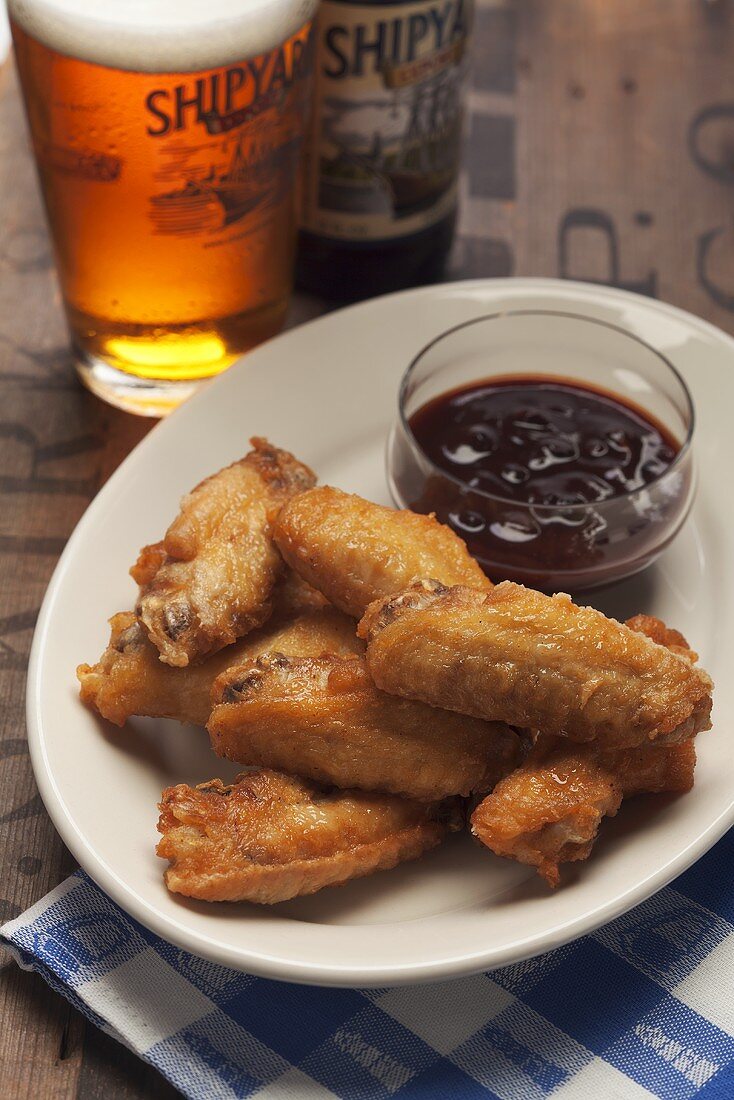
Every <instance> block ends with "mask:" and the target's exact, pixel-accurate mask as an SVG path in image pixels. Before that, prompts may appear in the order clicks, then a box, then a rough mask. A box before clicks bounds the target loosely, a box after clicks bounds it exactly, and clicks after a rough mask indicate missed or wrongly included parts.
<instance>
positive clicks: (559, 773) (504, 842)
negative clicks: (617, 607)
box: [471, 615, 696, 886]
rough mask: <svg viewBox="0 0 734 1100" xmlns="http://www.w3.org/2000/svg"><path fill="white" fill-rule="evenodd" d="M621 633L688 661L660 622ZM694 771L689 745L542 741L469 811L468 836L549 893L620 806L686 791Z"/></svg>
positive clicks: (640, 621)
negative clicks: (528, 871)
mask: <svg viewBox="0 0 734 1100" xmlns="http://www.w3.org/2000/svg"><path fill="white" fill-rule="evenodd" d="M626 625H627V626H629V627H630V629H631V630H637V631H638V632H639V633H641V634H645V635H646V636H647V637H648V638H652V639H653V640H654V641H656V642H658V643H659V644H660V645H665V646H666V648H668V649H672V650H674V651H676V652H682V653H685V654H691V650H690V649H689V647H688V643H687V641H686V640H685V638H684V637H683V635H682V634H680V633H679V632H678V631H677V630H670V629H669V628H668V627H666V625H665V623H663V622H661V621H660V619H655V618H652V617H651V616H649V615H636V616H635V617H634V618H633V619H628V620H627V624H626ZM692 656H693V657H695V654H693V655H692ZM695 766H696V749H695V746H694V743H693V741H692V740H691V741H684V742H683V743H682V744H679V745H655V744H653V745H649V744H645V745H640V746H638V747H637V748H632V749H604V748H602V747H600V746H599V744H598V742H590V743H587V744H584V745H574V744H570V743H569V742H568V741H567V740H566V739H565V738H561V737H546V736H545V735H543V734H541V735H540V736H539V737H538V739H537V741H536V744H535V745H534V747H533V749H532V750H531V752H530V753H529V755H528V756H527V758H526V759H525V760H524V761H523V763H522V765H521V766H520V767H519V768H518V769H517V771H514V772H513V773H512V774H511V775H509V776H507V778H506V779H504V780H503V781H502V782H501V783H499V784H498V786H497V787H496V788H495V790H494V791H493V792H492V794H490V795H489V796H488V797H487V798H485V800H484V801H483V802H482V803H481V804H480V805H479V806H478V807H477V809H476V810H475V811H474V814H473V815H472V819H471V826H472V832H473V834H474V836H476V837H477V839H478V840H480V841H481V842H482V843H483V844H485V845H486V846H487V847H488V848H491V849H492V851H493V852H495V853H496V854H497V855H499V856H508V857H511V858H512V859H517V860H519V861H520V862H521V863H528V864H530V865H531V866H534V867H537V869H538V873H539V874H540V875H542V877H543V878H544V879H545V880H546V882H547V883H548V884H549V885H550V886H557V885H558V882H559V878H560V875H559V864H560V863H565V862H570V861H573V860H580V859H588V857H589V855H590V854H591V850H592V847H593V845H594V842H595V840H596V836H597V833H598V830H599V826H600V824H601V821H602V819H603V818H604V817H613V816H614V815H615V814H616V812H617V810H618V809H619V807H620V805H621V803H622V799H624V798H629V797H630V796H632V795H637V794H658V793H662V792H663V791H688V790H690V789H691V787H692V786H693V772H694V768H695Z"/></svg>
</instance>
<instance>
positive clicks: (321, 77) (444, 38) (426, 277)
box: [296, 0, 473, 300]
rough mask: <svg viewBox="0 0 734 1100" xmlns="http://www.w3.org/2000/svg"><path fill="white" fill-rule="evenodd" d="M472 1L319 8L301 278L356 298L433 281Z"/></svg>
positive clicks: (352, 1) (332, 1) (326, 4)
mask: <svg viewBox="0 0 734 1100" xmlns="http://www.w3.org/2000/svg"><path fill="white" fill-rule="evenodd" d="M472 9H473V0H321V4H320V8H319V14H318V18H317V25H316V33H317V39H316V42H317V47H316V64H315V74H314V77H315V88H314V105H313V106H314V109H313V115H312V122H311V129H310V133H309V137H308V140H307V147H306V150H305V156H304V179H303V195H302V212H301V222H300V225H301V230H300V237H299V252H298V263H297V268H296V280H297V282H298V283H299V285H300V286H301V287H303V288H304V289H306V290H310V291H313V292H315V293H317V294H321V295H324V296H326V297H329V298H338V299H341V300H354V299H357V298H366V297H370V296H372V295H375V294H384V293H388V292H389V291H393V290H400V289H402V288H404V287H408V286H412V285H415V284H419V283H428V282H434V281H436V280H437V279H440V278H441V276H442V274H443V268H444V264H445V261H446V257H447V255H448V252H449V249H450V247H451V242H452V239H453V234H454V227H455V222H456V203H457V177H458V169H459V159H460V154H461V140H462V103H461V99H462V86H463V83H464V73H465V68H466V62H467V45H468V38H469V33H470V31H471V24H472V14H473V11H472Z"/></svg>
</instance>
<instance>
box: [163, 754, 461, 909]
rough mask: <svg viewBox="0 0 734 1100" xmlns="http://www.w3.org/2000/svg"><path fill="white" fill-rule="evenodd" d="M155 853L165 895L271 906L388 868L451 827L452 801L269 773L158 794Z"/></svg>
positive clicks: (455, 820) (455, 814) (456, 817)
mask: <svg viewBox="0 0 734 1100" xmlns="http://www.w3.org/2000/svg"><path fill="white" fill-rule="evenodd" d="M159 808H160V811H161V816H160V820H159V822H158V830H159V832H161V833H162V834H163V839H162V840H160V841H159V843H158V847H157V849H156V851H157V853H158V855H159V856H162V857H163V858H164V859H167V860H169V861H170V867H169V868H168V870H167V871H166V874H165V879H166V885H167V886H168V889H169V890H172V891H173V892H175V893H178V894H185V895H186V896H187V897H191V898H200V899H202V900H204V901H254V902H259V903H260V904H265V905H270V904H272V903H274V902H277V901H287V900H288V898H294V897H297V896H298V895H300V894H315V893H316V891H317V890H321V889H322V888H323V887H324V886H340V885H342V884H343V883H345V882H347V881H348V880H349V879H353V878H360V877H361V876H363V875H369V874H372V872H373V871H381V870H388V869H389V868H390V867H395V866H396V865H397V864H398V863H401V862H402V861H403V860H407V859H416V858H417V857H418V856H420V855H422V854H423V852H426V851H428V849H429V848H433V847H435V845H436V844H438V843H439V841H440V840H441V839H442V837H443V836H444V835H445V833H446V832H447V830H448V829H451V828H453V829H456V828H459V827H460V814H459V810H458V807H457V806H456V804H452V803H448V804H443V805H430V804H426V803H420V802H409V801H408V800H407V799H402V798H394V797H392V796H391V795H384V794H383V795H376V794H365V793H364V792H362V791H327V790H323V789H322V788H320V787H318V786H316V785H315V784H313V783H308V782H304V781H303V780H301V779H292V778H291V777H290V776H286V775H283V774H281V773H278V772H273V771H266V770H263V771H257V772H250V773H248V774H243V775H240V776H238V778H237V779H236V780H235V782H234V784H233V785H232V786H225V785H224V784H223V783H222V782H221V781H220V780H218V779H214V780H212V782H211V783H204V784H202V785H201V786H199V787H188V786H185V785H184V784H181V785H179V786H177V787H169V788H168V789H167V790H165V791H164V792H163V796H162V801H161V803H160V807H159Z"/></svg>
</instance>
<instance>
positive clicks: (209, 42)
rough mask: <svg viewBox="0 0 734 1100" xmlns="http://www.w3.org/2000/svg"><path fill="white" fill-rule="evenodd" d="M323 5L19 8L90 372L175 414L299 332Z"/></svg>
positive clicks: (251, 2) (39, 147) (36, 123)
mask: <svg viewBox="0 0 734 1100" xmlns="http://www.w3.org/2000/svg"><path fill="white" fill-rule="evenodd" d="M315 6H316V0H146V2H142V3H141V2H140V0H137V2H134V3H131V2H130V0H104V2H100V0H10V2H9V8H10V15H11V25H12V30H13V37H14V41H15V49H16V56H17V61H18V68H19V72H20V78H21V83H22V87H23V93H24V98H25V104H26V111H27V115H28V121H29V124H30V130H31V135H32V139H33V147H34V150H35V155H36V161H37V164H38V170H39V175H40V179H41V184H42V188H43V194H44V199H45V203H46V209H47V212H48V218H49V223H50V227H51V233H52V237H53V241H54V246H55V251H56V258H57V263H58V269H59V275H60V280H61V289H62V292H63V297H64V303H65V307H66V313H67V317H68V322H69V328H70V330H71V339H72V345H73V350H74V355H75V359H76V363H77V367H78V370H79V372H80V374H81V377H82V379H83V381H84V382H85V384H86V385H87V386H88V387H89V388H90V389H91V390H93V391H94V392H95V393H98V394H99V395H100V396H102V397H104V398H105V399H106V400H108V401H110V402H112V403H114V404H117V405H120V406H122V407H123V408H127V409H131V410H134V411H136V412H143V413H148V414H150V415H161V414H162V413H164V412H166V411H168V409H170V408H172V407H173V406H174V405H176V404H178V403H179V401H181V400H182V399H183V398H185V397H187V396H189V394H190V393H191V392H192V390H193V389H195V388H196V385H197V383H199V382H200V381H201V380H202V379H205V378H210V377H211V376H212V375H215V374H218V373H219V372H220V371H222V370H224V369H225V368H226V367H227V366H228V365H229V364H230V363H231V362H232V361H233V360H234V359H235V358H236V357H237V356H238V355H240V354H241V353H242V352H243V351H246V350H247V349H248V348H250V347H252V346H253V345H254V344H257V343H259V342H260V341H261V340H264V339H266V338H267V337H268V336H271V335H273V334H274V333H275V332H277V331H278V329H279V328H280V327H281V325H282V324H283V321H284V317H285V311H286V308H287V303H288V298H289V295H290V291H291V280H292V268H293V259H294V249H295V235H296V224H295V222H296V209H295V205H296V194H295V190H296V180H297V178H298V160H299V148H300V143H301V137H302V134H303V132H304V128H305V124H306V121H307V114H308V107H309V77H310V69H311V52H312V51H311V19H312V16H313V12H314V9H315Z"/></svg>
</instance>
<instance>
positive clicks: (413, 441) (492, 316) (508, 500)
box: [398, 309, 696, 513]
mask: <svg viewBox="0 0 734 1100" xmlns="http://www.w3.org/2000/svg"><path fill="white" fill-rule="evenodd" d="M505 317H565V318H567V319H568V320H571V321H584V322H586V323H587V324H590V325H598V326H600V327H601V328H607V329H610V330H611V331H612V332H616V333H618V334H619V335H620V336H624V337H626V339H628V340H633V341H634V342H635V343H636V344H639V345H640V346H641V347H643V348H644V349H645V350H646V351H649V352H651V353H652V354H653V355H654V356H655V357H656V358H657V359H659V360H660V361H661V362H662V363H663V364H664V366H666V367H667V368H668V370H669V371H670V373H671V374H672V375H673V377H674V378H675V380H676V381H677V383H678V385H679V386H680V388H681V391H682V393H683V398H684V402H685V406H686V409H687V413H688V426H687V430H686V435H685V438H684V440H683V442H682V443H681V445H680V448H679V450H678V453H677V454H676V456H675V458H674V459H673V461H672V462H671V463H670V465H669V466H668V467H667V468H666V469H665V470H664V471H663V472H662V473H661V474H657V475H656V476H655V477H654V478H653V479H652V480H651V481H648V482H646V483H645V484H644V485H641V486H640V487H639V488H637V489H627V490H625V492H624V493H617V494H615V495H614V496H612V497H608V498H607V499H606V500H600V501H583V502H580V501H579V502H576V503H574V504H536V503H534V502H533V501H530V500H517V499H515V498H514V497H505V496H500V495H499V493H491V492H489V491H488V490H487V489H481V488H479V487H475V486H473V485H469V484H468V482H466V481H462V480H461V478H459V477H457V476H456V475H455V474H452V473H449V471H448V470H444V469H443V467H441V466H437V465H436V463H435V462H434V461H433V459H432V458H430V457H429V456H428V455H427V454H426V452H425V450H424V449H423V447H422V446H421V444H420V443H419V441H418V439H417V438H416V436H415V434H414V432H413V429H412V428H411V426H410V422H409V420H408V417H407V416H406V413H405V403H406V400H407V393H406V391H407V388H408V384H409V383H410V379H411V376H412V374H413V371H414V370H415V368H416V367H417V366H418V363H419V362H420V360H421V359H422V358H423V356H424V355H426V354H427V353H428V352H429V351H430V350H431V348H433V347H435V345H436V344H439V343H441V341H442V340H445V339H446V338H447V337H448V336H451V335H452V334H453V333H455V332H459V331H460V330H461V329H465V328H469V327H470V326H471V325H477V324H481V323H482V322H483V321H497V320H501V319H502V318H505ZM487 377H488V378H491V375H488V376H487ZM555 377H557V376H555ZM609 392H610V393H611V394H612V395H614V391H613V390H610V391H609ZM419 407H421V408H422V406H419ZM398 418H399V422H400V424H401V426H402V429H403V431H404V432H405V434H406V436H407V438H408V441H409V443H410V445H411V446H412V447H413V448H414V449H415V450H416V451H418V453H419V454H420V455H421V457H422V459H423V460H424V461H425V462H426V463H427V464H428V465H429V466H430V467H431V470H433V471H435V472H436V473H437V474H438V475H439V476H440V477H442V478H445V479H447V480H448V481H452V482H454V484H455V485H457V486H458V487H459V488H460V489H461V490H462V491H463V492H464V493H473V494H476V495H477V496H479V497H485V498H486V499H487V500H493V501H497V502H498V503H500V504H507V505H511V506H512V507H513V508H516V509H526V510H527V509H531V510H533V511H539V512H543V513H549V512H555V513H557V512H560V511H563V512H570V511H573V510H575V509H579V510H581V509H585V510H588V509H589V508H596V509H603V508H605V507H607V506H609V505H613V504H614V503H615V502H617V501H620V500H624V499H629V498H631V497H634V496H635V495H636V494H637V493H642V492H646V491H649V490H650V489H653V488H654V487H655V486H656V485H658V484H659V483H660V482H661V481H663V480H664V479H665V478H667V477H668V476H669V475H670V474H672V473H673V472H674V471H675V470H676V469H677V468H678V467H679V466H680V465H681V464H682V462H683V460H684V459H685V458H686V457H687V456H688V454H689V452H690V450H691V442H692V440H693V432H694V428H695V426H696V407H695V405H694V403H693V398H692V396H691V391H690V390H689V388H688V384H687V382H686V381H685V379H684V378H683V375H682V374H681V373H680V371H679V370H678V368H677V367H676V366H675V365H674V363H672V362H671V360H670V359H669V358H668V357H667V355H664V354H663V352H662V351H659V350H658V349H657V348H655V347H653V346H652V344H649V343H648V342H647V340H643V339H642V337H641V336H637V335H636V334H635V333H634V332H629V331H628V330H627V329H624V328H622V327H621V326H620V325H615V324H612V323H611V322H610V321H602V320H599V319H598V318H596V317H586V316H584V314H582V313H573V312H571V311H569V310H562V309H503V310H498V311H497V312H496V313H484V314H482V316H481V317H472V318H471V320H469V321H460V322H459V324H457V325H452V326H451V327H450V328H447V329H445V330H444V331H443V332H441V333H439V335H438V336H434V338H433V339H432V340H429V341H428V343H427V344H425V345H424V346H423V347H422V348H421V350H420V351H419V352H418V353H417V354H416V355H414V356H413V358H412V359H411V361H410V363H409V364H408V366H407V367H406V368H405V370H404V371H403V376H402V378H401V380H400V388H399V390H398Z"/></svg>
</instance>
